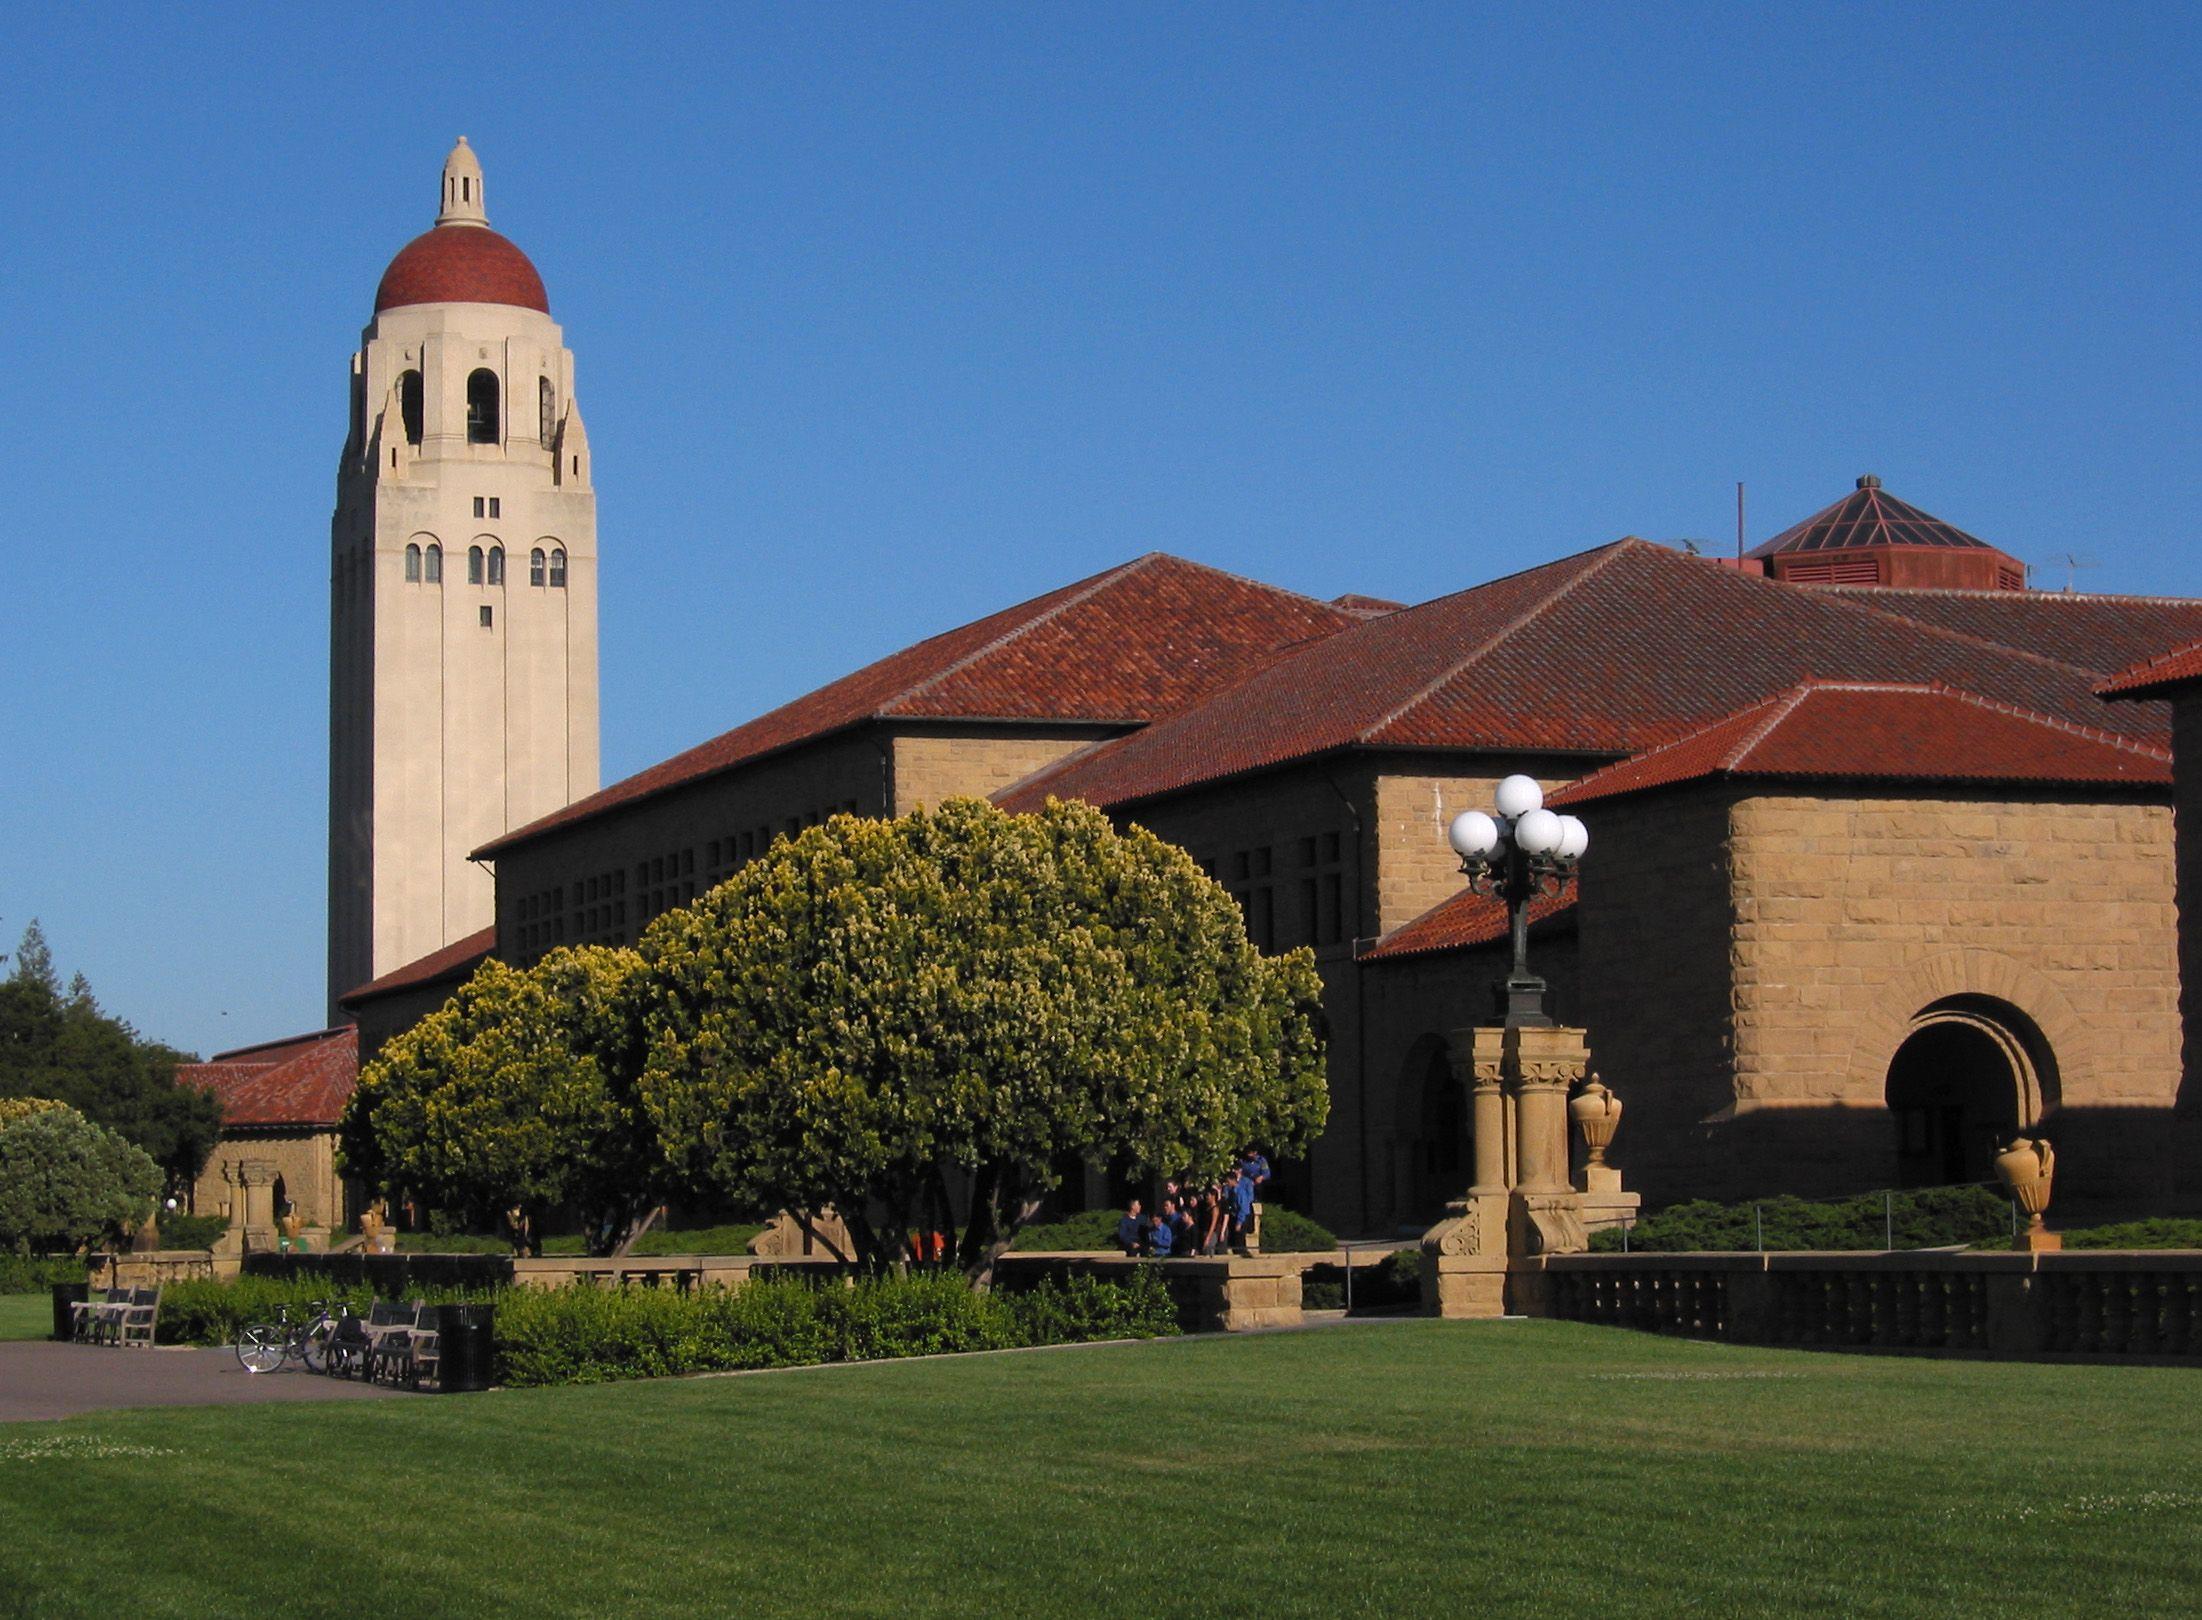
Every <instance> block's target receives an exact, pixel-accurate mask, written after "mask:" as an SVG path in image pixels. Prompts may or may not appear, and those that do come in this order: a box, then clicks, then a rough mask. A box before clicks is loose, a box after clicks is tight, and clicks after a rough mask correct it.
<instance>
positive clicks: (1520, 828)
mask: <svg viewBox="0 0 2202 1620" xmlns="http://www.w3.org/2000/svg"><path fill="white" fill-rule="evenodd" d="M1560 837H1561V828H1560V818H1559V817H1558V816H1556V815H1554V814H1553V813H1552V812H1551V811H1549V810H1532V811H1530V812H1529V813H1528V814H1526V815H1524V816H1523V817H1522V818H1521V819H1520V820H1519V821H1517V822H1515V823H1514V842H1515V843H1517V844H1519V845H1520V846H1521V850H1522V853H1523V854H1524V855H1549V854H1551V853H1552V852H1553V851H1554V850H1556V849H1558V848H1559V847H1560Z"/></svg>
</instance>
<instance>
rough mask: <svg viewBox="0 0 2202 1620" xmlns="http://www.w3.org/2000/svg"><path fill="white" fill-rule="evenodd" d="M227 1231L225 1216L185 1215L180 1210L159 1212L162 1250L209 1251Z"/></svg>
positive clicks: (227, 1225) (227, 1224)
mask: <svg viewBox="0 0 2202 1620" xmlns="http://www.w3.org/2000/svg"><path fill="white" fill-rule="evenodd" d="M228 1230H229V1217H228V1216H226V1215H186V1214H184V1213H183V1212H182V1211H180V1210H164V1211H162V1212H161V1217H160V1238H161V1247H162V1248H164V1249H211V1248H213V1247H214V1245H215V1244H216V1242H218V1241H219V1240H220V1238H221V1236H222V1234H223V1233H224V1232H226V1231H228Z"/></svg>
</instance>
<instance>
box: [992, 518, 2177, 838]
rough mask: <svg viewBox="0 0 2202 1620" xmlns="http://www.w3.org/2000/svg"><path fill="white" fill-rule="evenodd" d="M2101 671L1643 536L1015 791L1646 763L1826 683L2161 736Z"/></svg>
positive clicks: (1012, 802) (1255, 681)
mask: <svg viewBox="0 0 2202 1620" xmlns="http://www.w3.org/2000/svg"><path fill="white" fill-rule="evenodd" d="M1881 594H1882V595H1895V594H1898V593H1893V592H1891V593H1881ZM1876 601H1878V597H1877V598H1876ZM2101 673H2103V672H2100V671H2090V670H2084V669H2079V668H2075V667H2073V666H2071V665H2068V664H2065V663H2063V662H2060V661H2058V660H2055V659H2051V658H2047V657H2043V656H2040V655H2037V654H2034V653H2030V652H2025V651H2020V650H2017V649H2014V648H2011V647H2008V646H2005V645H2001V644H1999V643H1996V642H1993V641H1990V640H1986V639H1983V638H1982V637H1980V636H1977V635H1972V634H1966V633H1961V632H1958V631H1955V630H1948V629H1944V628H1942V627H1940V626H1938V625H1933V624H1928V623H1924V622H1921V621H1919V620H1916V619H1910V618H1903V617H1899V616H1897V615H1895V614H1893V613H1890V612H1884V611H1877V610H1875V609H1873V608H1867V607H1862V606H1860V605H1859V604H1858V603H1857V601H1856V600H1855V599H1854V598H1852V597H1850V596H1848V595H1842V594H1834V593H1829V592H1826V591H1822V590H1820V589H1817V588H1812V587H1800V586H1793V585H1785V584H1783V583H1781V582H1779V581H1777V580H1770V579H1765V578H1761V577H1759V576H1757V575H1753V574H1748V573H1741V572H1738V571H1736V570H1733V569H1726V568H1708V567H1706V566H1705V565H1704V564H1703V563H1702V562H1701V561H1698V560H1696V559H1694V558H1689V557H1684V556H1682V555H1680V554H1679V553H1677V552H1673V551H1670V550H1668V549H1667V548H1665V547H1663V546H1657V545H1653V544H1651V543H1650V542H1648V541H1643V540H1634V539H1628V540H1621V541H1617V542H1615V543H1614V544H1612V545H1610V546H1604V547H1601V548H1599V549H1597V550H1595V551H1586V552H1583V553H1580V554H1579V555H1576V556H1573V557H1565V558H1562V559H1560V560H1559V561H1557V562H1552V563H1547V564H1545V565H1543V566H1542V567H1539V568H1532V569H1530V570H1528V571H1527V572H1525V573H1520V574H1515V575H1512V576H1510V577H1508V578H1506V579H1501V580H1495V581H1493V582H1492V583H1490V584H1488V585H1482V586H1478V587H1476V588H1475V589H1473V590H1468V591H1463V592H1460V593H1459V594H1457V595H1454V596H1445V597H1440V598H1438V599H1437V600H1436V601H1433V602H1425V603H1423V604H1421V605H1420V606H1419V607H1412V608H1407V609H1405V610H1403V611H1401V612H1398V613H1393V614H1389V615H1387V616H1385V617H1383V618H1380V619H1371V620H1367V621H1365V622H1363V623H1360V624H1356V625H1354V626H1353V627H1352V628H1350V629H1347V630H1344V631H1341V632H1340V633H1338V634H1337V635H1335V636H1331V637H1328V638H1326V639H1325V640H1323V641H1321V642H1318V643H1316V644H1314V645H1312V646H1309V647H1306V648H1303V649H1300V650H1298V651H1296V652H1294V653H1292V654H1290V655H1288V656H1286V657H1283V658H1281V659H1279V660H1278V661H1277V662H1275V663H1274V664H1272V665H1270V666H1269V667H1268V668H1267V669H1264V670H1261V671H1259V672H1257V673H1256V674H1254V675H1251V676H1249V677H1248V678H1247V679H1246V680H1244V681H1241V682H1239V683H1238V684H1236V685H1234V686H1231V687H1228V688H1226V689H1224V690H1223V691H1221V692H1220V693H1218V694H1217V695H1216V696H1214V697H1212V698H1209V699H1208V700H1207V701H1205V702H1203V703H1201V704H1200V705H1198V706H1197V707H1195V708H1192V709H1190V710H1187V711H1186V712H1184V713H1182V714H1179V715H1176V716H1173V717H1171V718H1169V719H1165V720H1161V721H1158V722H1157V723H1155V724H1154V725H1151V726H1148V727H1147V728H1145V729H1144V730H1142V731H1138V732H1135V733H1133V734H1132V735H1130V736H1128V737H1123V738H1119V739H1116V740H1114V741H1111V742H1108V743H1104V744H1102V745H1101V746H1099V747H1096V748H1092V749H1089V750H1086V751H1084V752H1083V753H1080V754H1078V755H1075V756H1073V757H1071V758H1070V759H1067V760H1064V761H1062V762H1061V763H1059V764H1057V765H1055V766H1053V767H1050V768H1049V769H1047V770H1044V771H1040V772H1037V773H1035V774H1034V775H1033V776H1031V777H1028V778H1026V780H1025V781H1023V782H1021V783H1018V784H1016V785H1015V786H1013V787H1011V788H1010V789H1008V790H1007V791H1005V792H1004V793H1003V794H1001V795H999V800H1000V802H1001V803H1002V804H1003V805H1004V806H1006V807H1008V808H1010V809H1029V808H1033V807H1035V806H1037V805H1038V804H1040V803H1041V802H1043V801H1044V800H1045V799H1046V798H1047V797H1048V796H1049V795H1051V794H1053V795H1056V796H1059V797H1063V798H1083V799H1086V800H1088V801H1089V802H1092V803H1095V804H1099V805H1103V806H1116V805H1125V804H1130V803H1135V802H1138V801H1140V800H1144V799H1151V798H1156V797H1159V796H1161V795H1163V794H1167V793H1174V792H1178V791H1181V790H1183V789H1185V788H1189V787H1194V786H1198V785H1200V784H1203V783H1207V782H1212V781H1219V780H1222V779H1224V778H1227V777H1231V776H1236V775H1241V774H1244V773H1246V772H1250V771H1257V770H1264V769H1268V768H1271V767H1274V766H1278V765H1283V764H1287V763H1289V762H1291V761H1294V760H1299V759H1307V758H1311V757H1314V756H1317V755H1321V754H1325V753H1329V752H1333V751H1336V750H1340V749H1347V748H1385V749H1448V750H1475V751H1487V752H1499V751H1515V752H1552V753H1573V754H1589V755H1593V756H1597V755H1605V756H1609V757H1611V756H1619V755H1624V754H1633V753H1639V752H1641V751H1643V750H1644V749H1646V748H1651V747H1656V746H1658V745H1659V744H1661V743H1665V742H1669V741H1672V740H1673V739H1675V738H1676V737H1679V736H1682V735H1684V734H1686V733H1688V732H1690V731H1692V730H1695V729H1697V728H1699V727H1701V726H1705V725H1707V724H1710V723H1711V722H1712V721H1714V720H1717V719H1719V718H1721V717H1722V716H1724V715H1729V714H1733V713H1734V712H1735V711H1736V710H1738V709H1740V708H1742V707H1745V706H1746V705H1748V704H1750V703H1753V702H1755V701H1758V700H1761V699H1764V698H1766V697H1768V696H1770V695H1772V694H1774V693H1777V692H1782V691H1786V690H1787V689H1788V688H1790V687H1792V686H1794V685H1796V683H1797V682H1799V681H1800V680H1804V679H1807V678H1809V677H1813V676H1820V677H1826V678H1833V679H1841V680H1882V681H1887V680H1896V681H1940V682H1943V683H1945V684H1948V685H1951V686H1958V687H1963V688H1966V689H1968V690H1973V691H1980V692H1992V693H1995V694H1996V695H1997V696H1998V697H2000V698H2004V699H2007V700H2009V701H2010V702H2012V703H2015V704H2019V705H2022V706H2024V707H2025V708H2028V709H2031V710H2034V711H2037V712H2039V713H2042V714H2046V715H2051V716H2054V717H2056V718H2058V719H2061V720H2065V721H2068V722H2071V723H2073V724H2076V725H2082V726H2087V725H2093V726H2098V727H2102V728H2105V729H2107V730H2109V731H2113V732H2117V733H2119V734H2121V735H2124V736H2128V737H2134V738H2139V739H2141V740H2143V741H2147V742H2156V741H2159V740H2160V739H2161V738H2162V737H2163V736H2164V734H2165V731H2166V727H2167V723H2168V717H2167V715H2166V713H2165V711H2163V710H2162V709H2161V708H2144V707H2136V708H2133V709H2130V710H2126V711H2124V712H2122V713H2121V712H2119V711H2115V710H2106V709H2105V708H2104V707H2103V705H2102V704H2101V703H2100V701H2098V700H2097V699H2096V697H2095V696H2094V686H2095V683H2096V682H2097V681H2098V680H2099V679H2100V678H2101Z"/></svg>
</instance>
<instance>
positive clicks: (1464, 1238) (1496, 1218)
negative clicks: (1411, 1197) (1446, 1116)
mask: <svg viewBox="0 0 2202 1620" xmlns="http://www.w3.org/2000/svg"><path fill="white" fill-rule="evenodd" d="M1505 1036H1506V1031H1504V1030H1502V1029H1498V1028H1495V1027H1492V1028H1481V1029H1456V1030H1454V1031H1453V1036H1452V1041H1451V1044H1450V1047H1449V1049H1448V1056H1449V1058H1450V1061H1451V1063H1452V1070H1453V1078H1454V1080H1455V1081H1457V1082H1458V1083H1459V1084H1461V1085H1464V1086H1466V1087H1467V1088H1468V1099H1469V1106H1470V1110H1471V1113H1470V1120H1471V1123H1472V1129H1473V1131H1474V1138H1473V1141H1472V1142H1471V1149H1472V1151H1473V1153H1474V1163H1475V1177H1476V1179H1475V1183H1474V1185H1472V1186H1471V1187H1469V1189H1468V1190H1467V1192H1466V1193H1464V1194H1463V1195H1462V1196H1461V1197H1459V1198H1456V1199H1454V1200H1453V1201H1452V1202H1451V1203H1449V1204H1447V1205H1446V1206H1445V1218H1444V1219H1443V1220H1441V1221H1439V1222H1438V1223H1437V1225H1435V1226H1433V1227H1431V1228H1430V1230H1429V1231H1428V1232H1426V1233H1424V1234H1423V1237H1422V1309H1423V1311H1424V1313H1425V1314H1427V1315H1430V1316H1454V1317H1462V1316H1503V1315H1505V1314H1506V1202H1507V1197H1508V1191H1507V1188H1508V1174H1507V1161H1508V1159H1509V1157H1510V1154H1509V1151H1508V1149H1509V1146H1510V1143H1509V1140H1508V1132H1507V1128H1506V1126H1507V1119H1506V1116H1507V1107H1506V1092H1505V1074H1506V1062H1507V1046H1506V1041H1505Z"/></svg>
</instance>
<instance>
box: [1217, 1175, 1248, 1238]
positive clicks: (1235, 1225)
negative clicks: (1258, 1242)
mask: <svg viewBox="0 0 2202 1620" xmlns="http://www.w3.org/2000/svg"><path fill="white" fill-rule="evenodd" d="M1223 1191H1224V1200H1225V1203H1226V1205H1227V1206H1228V1208H1229V1209H1230V1211H1231V1247H1232V1248H1234V1249H1236V1250H1238V1251H1239V1252H1240V1253H1241V1254H1244V1253H1245V1252H1246V1233H1247V1229H1248V1228H1249V1227H1251V1226H1252V1225H1253V1224H1254V1178H1253V1177H1252V1176H1249V1175H1247V1174H1245V1173H1244V1172H1242V1171H1239V1170H1236V1169H1234V1170H1233V1171H1232V1172H1231V1174H1230V1176H1229V1177H1228V1178H1227V1179H1226V1180H1225V1182H1224V1184H1223Z"/></svg>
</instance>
